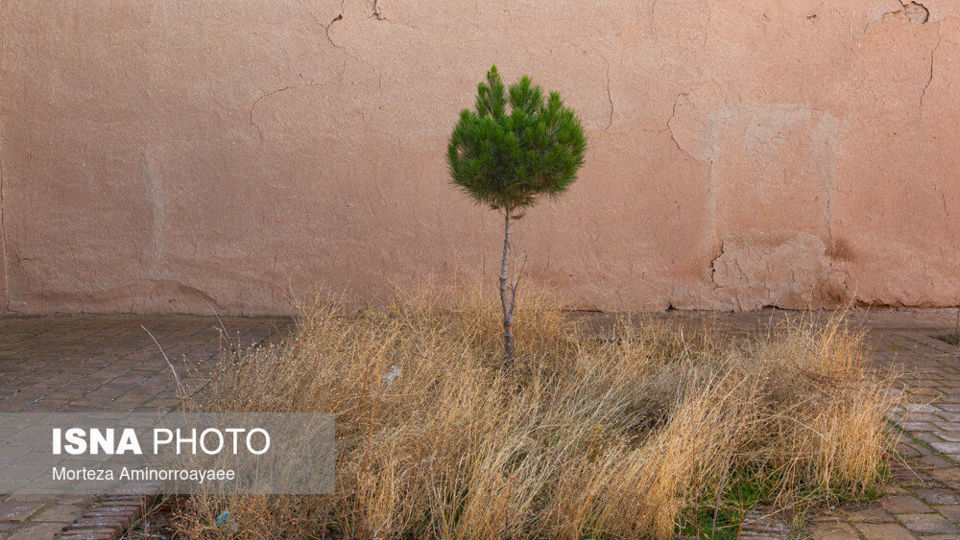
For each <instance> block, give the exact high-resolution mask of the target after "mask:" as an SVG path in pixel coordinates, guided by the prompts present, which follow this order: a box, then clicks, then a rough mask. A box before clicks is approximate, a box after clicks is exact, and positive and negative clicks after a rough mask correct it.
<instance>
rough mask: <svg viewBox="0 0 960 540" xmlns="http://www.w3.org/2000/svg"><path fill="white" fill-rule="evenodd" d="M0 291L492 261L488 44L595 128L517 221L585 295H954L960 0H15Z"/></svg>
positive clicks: (222, 283) (170, 307) (48, 294)
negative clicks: (466, 177)
mask: <svg viewBox="0 0 960 540" xmlns="http://www.w3.org/2000/svg"><path fill="white" fill-rule="evenodd" d="M0 23H2V48H0V55H2V56H0V115H2V116H0V122H2V123H0V163H2V177H0V199H2V203H0V210H2V220H0V224H2V233H3V234H0V239H2V240H3V242H4V244H3V250H2V251H3V255H4V259H3V260H4V262H3V267H4V271H3V272H2V273H0V275H2V276H3V281H2V282H0V283H2V284H3V286H2V287H0V290H2V291H4V292H3V294H2V299H3V304H5V305H7V306H8V309H9V310H11V311H15V312H22V313H37V312H54V311H67V312H69V311H143V312H147V311H184V312H206V311H207V310H208V307H207V304H208V303H209V304H211V305H214V306H216V307H218V309H219V310H221V312H223V313H248V314H253V313H282V312H289V311H290V309H291V304H290V298H291V296H294V297H296V296H302V295H306V294H310V293H311V292H312V291H314V290H316V288H317V287H318V286H325V287H327V288H330V289H332V290H334V291H345V292H347V293H348V294H349V295H351V297H353V298H355V299H356V300H358V301H378V299H382V298H383V297H384V293H385V292H386V291H387V290H388V285H387V284H388V283H394V284H397V285H401V286H403V285H408V284H411V283H416V282H419V281H421V280H422V279H424V277H425V276H434V277H435V278H436V279H437V280H439V281H441V282H444V281H449V280H450V279H451V278H452V277H454V276H455V275H457V274H458V273H460V272H465V273H470V272H473V271H475V269H480V271H482V272H483V274H484V276H485V277H486V278H487V279H489V280H490V281H491V283H492V282H493V279H494V276H495V273H496V269H497V268H496V267H497V262H498V258H499V242H500V239H499V236H500V227H501V221H500V219H498V218H497V216H496V215H494V214H493V213H491V212H489V211H487V210H485V209H484V208H481V207H476V206H474V205H472V204H471V203H470V202H469V201H468V200H466V198H465V197H464V196H463V195H462V194H460V193H459V192H457V191H456V190H454V189H452V188H451V187H450V186H449V185H448V180H447V173H446V166H445V162H444V151H445V146H446V140H447V136H448V134H449V131H450V129H451V128H452V126H453V123H454V122H455V120H456V117H457V113H458V111H459V110H460V109H461V108H462V107H464V106H469V105H472V102H473V94H474V92H475V86H476V83H477V82H478V81H479V79H480V78H481V76H482V74H483V73H484V72H485V70H486V69H487V68H489V66H490V64H492V63H497V64H498V66H499V67H500V69H501V72H502V73H503V74H504V76H505V78H507V79H508V80H511V81H512V80H514V79H515V78H517V77H519V75H521V74H523V73H528V74H530V75H531V76H532V77H533V78H534V80H535V81H536V82H538V83H540V84H541V85H543V86H545V87H546V88H548V89H556V90H559V91H560V92H561V93H562V94H563V96H564V97H565V100H566V101H567V103H568V104H569V105H570V106H572V107H573V108H575V109H576V110H577V111H578V112H579V114H580V116H581V118H582V120H583V123H584V126H585V128H586V130H587V135H588V139H589V144H590V149H589V153H588V156H587V164H586V165H585V167H584V168H583V169H582V173H581V175H580V179H579V181H578V182H577V183H576V184H575V185H574V187H573V188H572V189H571V190H570V191H569V193H567V194H566V195H565V196H564V197H563V198H561V199H560V200H558V201H556V202H550V201H544V202H543V203H541V204H539V205H538V206H536V207H534V208H533V209H532V210H531V211H530V212H529V213H528V215H527V217H526V218H525V219H524V220H523V221H521V222H520V224H519V225H518V226H517V227H515V230H516V232H517V239H516V245H517V247H518V249H519V250H521V251H525V252H526V253H527V254H528V255H529V262H528V264H527V271H528V272H529V274H530V275H531V276H532V278H533V279H534V280H536V281H540V282H542V283H545V284H547V285H549V286H554V287H557V288H558V289H559V290H560V291H562V293H563V294H565V295H566V297H567V298H568V300H569V302H570V304H571V305H573V306H576V307H582V308H599V309H663V308H667V307H668V306H674V307H678V308H704V309H754V308H759V307H762V306H765V305H778V306H781V307H804V306H808V305H813V306H818V305H830V304H833V303H836V302H843V301H849V300H855V301H859V302H864V303H871V304H888V305H910V306H940V305H956V304H957V302H958V300H960V264H958V262H960V242H958V240H960V101H958V94H960V3H958V2H957V1H956V0H925V2H924V3H923V5H920V4H913V3H908V4H906V5H904V4H901V3H900V2H899V1H898V0H834V1H832V2H822V1H821V0H757V1H746V0H711V1H707V0H679V1H678V0H633V1H629V0H624V1H615V2H584V1H572V0H568V1H552V2H546V1H544V2H539V1H536V2H534V1H524V2H518V1H515V0H495V1H488V2H484V1H475V0H470V1H466V0H445V1H442V2H441V1H435V2H414V1H397V0H379V1H377V2H372V1H356V0H343V1H341V0H321V1H313V2H307V1H277V0H274V1H270V2H261V1H253V0H229V1H228V0H221V1H208V2H196V1H193V0H190V1H185V0H182V1H162V2H161V1H143V2H122V1H104V0H88V1H84V2H52V3H51V2H48V1H46V0H24V1H17V2H3V3H2V4H0Z"/></svg>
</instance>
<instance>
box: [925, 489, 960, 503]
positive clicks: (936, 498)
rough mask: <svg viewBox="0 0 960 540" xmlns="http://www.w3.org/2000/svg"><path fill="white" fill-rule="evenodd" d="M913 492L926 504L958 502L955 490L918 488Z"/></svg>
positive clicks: (958, 498)
mask: <svg viewBox="0 0 960 540" xmlns="http://www.w3.org/2000/svg"><path fill="white" fill-rule="evenodd" d="M913 494H914V495H916V496H917V497H919V498H920V499H921V500H923V501H924V502H926V503H927V504H960V496H958V494H957V492H956V491H953V490H950V489H946V488H919V489H915V490H914V491H913Z"/></svg>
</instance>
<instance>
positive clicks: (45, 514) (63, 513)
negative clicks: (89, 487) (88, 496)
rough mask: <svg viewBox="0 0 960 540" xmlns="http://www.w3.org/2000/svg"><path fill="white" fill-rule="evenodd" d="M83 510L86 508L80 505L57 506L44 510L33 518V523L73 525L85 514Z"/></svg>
mask: <svg viewBox="0 0 960 540" xmlns="http://www.w3.org/2000/svg"><path fill="white" fill-rule="evenodd" d="M83 509H84V506H83V505H79V504H55V505H52V506H48V507H47V508H44V509H43V511H41V512H40V513H38V514H37V515H35V516H34V517H33V521H51V522H57V523H73V521H75V520H76V519H77V518H78V517H80V515H81V514H83Z"/></svg>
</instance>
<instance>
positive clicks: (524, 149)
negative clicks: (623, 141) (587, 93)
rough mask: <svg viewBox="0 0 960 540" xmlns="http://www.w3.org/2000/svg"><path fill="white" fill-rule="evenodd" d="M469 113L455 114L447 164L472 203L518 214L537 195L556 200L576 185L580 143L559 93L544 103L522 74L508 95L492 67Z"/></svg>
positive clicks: (575, 121)
mask: <svg viewBox="0 0 960 540" xmlns="http://www.w3.org/2000/svg"><path fill="white" fill-rule="evenodd" d="M475 108H476V110H475V111H471V110H468V109H464V110H463V111H462V112H461V113H460V121H459V122H458V123H457V125H456V127H455V128H454V130H453V134H452V135H451V137H450V144H449V146H448V149H447V161H448V164H449V166H450V175H451V177H452V178H453V183H454V184H456V185H457V186H459V187H460V188H461V189H463V190H464V191H466V192H467V193H469V194H470V195H471V196H472V197H474V198H475V199H476V200H478V201H479V202H482V203H486V204H489V205H490V206H491V207H492V208H494V209H500V208H506V209H511V210H512V209H522V208H524V207H527V206H530V205H531V204H533V202H534V200H535V198H536V196H537V195H539V194H547V195H550V196H556V195H559V194H560V193H562V192H563V191H564V190H566V189H567V188H568V187H569V186H570V184H572V183H573V182H574V180H576V178H577V169H579V168H580V166H581V165H582V164H583V155H584V151H585V150H586V140H585V139H584V136H583V128H582V127H581V125H580V120H579V119H578V118H577V116H576V115H575V114H574V112H573V111H572V110H570V109H568V108H566V107H564V105H563V101H562V100H561V99H560V94H558V93H557V92H550V94H549V96H547V97H546V99H545V98H544V93H543V91H542V90H541V89H540V87H539V86H537V85H535V84H533V83H532V82H531V81H530V78H529V77H527V76H526V75H525V76H523V77H522V78H521V79H520V80H519V81H518V82H517V83H515V84H513V85H511V86H510V89H509V91H508V90H507V89H506V88H505V87H504V85H503V82H502V81H501V80H500V74H499V73H498V72H497V67H496V66H493V67H492V68H490V71H489V72H488V73H487V80H486V81H485V82H482V83H480V85H479V86H478V88H477V101H476V106H475ZM515 217H517V216H515Z"/></svg>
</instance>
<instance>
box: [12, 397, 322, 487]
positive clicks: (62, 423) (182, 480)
mask: <svg viewBox="0 0 960 540" xmlns="http://www.w3.org/2000/svg"><path fill="white" fill-rule="evenodd" d="M333 488H334V419H333V416H332V415H329V414H317V413H186V412H172V413H165V414H152V413H126V414H124V413H89V414H88V413H76V414H74V413H0V493H23V494H62V495H71V494H119V493H136V494H151V493H170V494H194V493H205V494H223V495H228V494H264V495H267V494H292V495H305V494H328V493H333Z"/></svg>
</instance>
